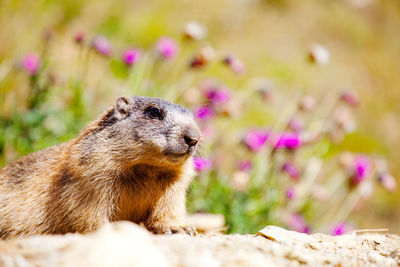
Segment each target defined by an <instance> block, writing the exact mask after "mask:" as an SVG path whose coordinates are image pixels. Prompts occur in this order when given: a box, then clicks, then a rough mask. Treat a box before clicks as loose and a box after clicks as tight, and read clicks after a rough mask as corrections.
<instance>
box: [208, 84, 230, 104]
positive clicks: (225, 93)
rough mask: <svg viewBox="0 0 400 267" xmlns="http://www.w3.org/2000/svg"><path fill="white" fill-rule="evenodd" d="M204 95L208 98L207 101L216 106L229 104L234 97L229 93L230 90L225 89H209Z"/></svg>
mask: <svg viewBox="0 0 400 267" xmlns="http://www.w3.org/2000/svg"><path fill="white" fill-rule="evenodd" d="M204 94H205V96H206V97H207V99H208V100H210V102H211V104H213V105H216V106H217V105H223V104H225V103H227V102H228V101H229V100H230V99H231V97H232V94H231V92H230V91H229V89H227V88H225V87H219V88H218V87H211V88H207V89H206V90H205V91H204Z"/></svg>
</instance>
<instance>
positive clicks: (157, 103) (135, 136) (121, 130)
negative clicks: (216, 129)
mask: <svg viewBox="0 0 400 267" xmlns="http://www.w3.org/2000/svg"><path fill="white" fill-rule="evenodd" d="M92 129H93V132H96V134H95V135H92V138H91V139H92V141H94V142H95V143H97V144H99V143H101V144H103V143H106V145H104V146H102V149H101V151H102V152H103V153H108V154H110V155H111V156H112V160H114V161H115V160H116V161H119V162H123V163H126V164H135V163H146V164H154V165H159V164H182V163H183V162H185V161H186V160H187V159H188V158H190V157H191V156H193V154H194V153H195V151H196V148H197V144H198V142H199V139H200V130H199V127H198V126H197V125H196V123H195V122H194V120H193V114H192V113H191V112H190V111H189V110H188V109H186V108H184V107H182V106H180V105H177V104H174V103H171V102H168V101H166V100H163V99H160V98H151V97H143V96H136V97H131V98H127V97H120V98H118V99H117V100H116V103H115V105H114V106H113V107H112V108H111V109H110V110H108V111H107V112H106V113H105V114H104V115H103V116H102V117H101V118H100V120H98V121H97V123H96V125H94V127H93V128H92ZM89 134H90V130H89ZM100 140H101V141H100Z"/></svg>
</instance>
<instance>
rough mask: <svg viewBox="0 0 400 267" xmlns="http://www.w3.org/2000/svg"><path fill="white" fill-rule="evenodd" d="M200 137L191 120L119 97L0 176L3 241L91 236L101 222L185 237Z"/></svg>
mask: <svg viewBox="0 0 400 267" xmlns="http://www.w3.org/2000/svg"><path fill="white" fill-rule="evenodd" d="M199 138H200V130H199V128H198V126H197V125H196V123H195V122H194V119H193V115H192V113H191V112H190V111H189V110H188V109H186V108H184V107H182V106H180V105H177V104H174V103H171V102H168V101H166V100H162V99H159V98H149V97H142V96H140V97H139V96H138V97H131V98H127V97H120V98H118V99H117V100H116V103H115V105H114V106H113V107H110V108H109V109H108V110H107V111H106V112H105V113H104V114H103V115H101V116H100V117H99V118H98V119H97V120H95V121H93V122H91V123H90V124H89V125H88V126H87V128H86V129H85V130H84V131H82V132H81V134H80V135H79V136H78V137H77V138H75V139H73V140H71V141H69V142H66V143H62V144H60V145H56V146H52V147H49V148H47V149H44V150H41V151H39V152H35V153H32V154H29V155H27V156H24V157H22V158H20V159H18V160H16V161H15V162H13V163H11V164H9V165H8V166H6V167H4V168H3V169H1V170H0V238H3V239H8V238H12V237H15V236H26V235H34V234H64V233H69V232H79V233H88V232H92V231H94V230H96V229H98V228H99V227H100V226H102V225H103V224H104V223H106V222H112V221H118V220H129V221H132V222H135V223H143V224H144V225H145V226H146V228H147V229H148V230H150V231H152V232H153V233H156V234H168V233H176V232H186V233H188V234H191V235H192V234H195V229H194V228H192V227H189V226H185V225H184V223H183V221H182V220H183V219H184V216H185V212H186V203H185V201H186V190H187V187H188V185H189V183H190V182H191V179H192V177H193V176H194V171H193V163H192V156H193V154H194V153H195V151H196V148H197V143H198V141H199Z"/></svg>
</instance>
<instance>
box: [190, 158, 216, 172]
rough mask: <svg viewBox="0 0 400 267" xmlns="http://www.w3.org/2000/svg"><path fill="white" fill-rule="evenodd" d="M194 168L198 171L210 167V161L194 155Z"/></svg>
mask: <svg viewBox="0 0 400 267" xmlns="http://www.w3.org/2000/svg"><path fill="white" fill-rule="evenodd" d="M193 164H194V169H195V170H196V171H198V172H203V171H207V170H209V169H211V167H212V161H211V160H210V159H206V158H200V157H194V158H193Z"/></svg>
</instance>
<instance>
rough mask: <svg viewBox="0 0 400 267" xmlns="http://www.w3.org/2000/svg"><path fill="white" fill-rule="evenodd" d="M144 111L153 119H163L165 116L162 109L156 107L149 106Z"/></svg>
mask: <svg viewBox="0 0 400 267" xmlns="http://www.w3.org/2000/svg"><path fill="white" fill-rule="evenodd" d="M144 113H145V114H146V115H147V116H149V117H150V118H151V119H159V120H162V119H163V118H164V116H163V114H162V112H161V110H159V109H158V108H156V107H148V108H147V109H146V110H145V111H144Z"/></svg>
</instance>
